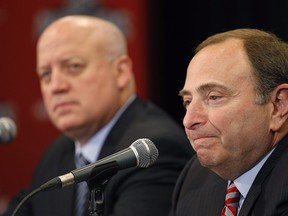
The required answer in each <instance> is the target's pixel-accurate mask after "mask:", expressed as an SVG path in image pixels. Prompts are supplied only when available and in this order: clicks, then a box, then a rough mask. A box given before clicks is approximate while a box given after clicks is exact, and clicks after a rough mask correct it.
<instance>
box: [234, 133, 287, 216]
mask: <svg viewBox="0 0 288 216" xmlns="http://www.w3.org/2000/svg"><path fill="white" fill-rule="evenodd" d="M287 147H288V136H286V137H285V138H284V139H283V140H282V141H280V142H279V144H278V145H277V146H276V148H275V150H274V151H273V152H272V154H271V155H270V157H269V158H268V159H267V161H266V162H265V163H264V165H263V167H262V168H261V169H260V171H259V173H258V174H257V176H256V178H255V180H254V182H253V184H252V186H251V188H250V190H249V192H248V194H247V197H246V198H245V201H244V203H243V205H242V207H241V210H240V212H239V216H245V215H250V214H249V212H250V211H251V209H252V207H253V206H254V204H255V202H256V200H257V198H258V197H259V196H260V194H261V190H262V186H263V185H265V180H266V178H267V177H268V176H269V174H270V173H271V171H272V170H273V168H274V167H275V165H276V164H277V162H278V160H279V158H281V155H282V153H283V152H284V149H286V148H287Z"/></svg>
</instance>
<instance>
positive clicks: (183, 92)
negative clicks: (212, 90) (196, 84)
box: [178, 89, 190, 97]
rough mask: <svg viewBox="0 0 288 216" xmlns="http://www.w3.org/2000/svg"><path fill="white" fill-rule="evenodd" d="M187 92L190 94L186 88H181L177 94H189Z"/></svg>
mask: <svg viewBox="0 0 288 216" xmlns="http://www.w3.org/2000/svg"><path fill="white" fill-rule="evenodd" d="M189 94H190V92H189V91H187V90H185V89H182V90H181V91H179V93H178V95H179V96H180V97H183V96H185V95H189Z"/></svg>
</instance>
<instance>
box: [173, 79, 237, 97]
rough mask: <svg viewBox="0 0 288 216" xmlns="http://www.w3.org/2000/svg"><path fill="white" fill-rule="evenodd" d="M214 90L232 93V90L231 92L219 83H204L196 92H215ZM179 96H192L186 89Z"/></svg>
mask: <svg viewBox="0 0 288 216" xmlns="http://www.w3.org/2000/svg"><path fill="white" fill-rule="evenodd" d="M213 89H219V90H224V91H226V92H227V91H228V92H231V90H229V89H228V88H227V87H226V86H224V85H222V84H219V83H217V82H211V83H204V84H202V85H201V86H199V87H198V88H197V89H196V90H197V92H206V91H209V90H213ZM178 95H179V96H180V97H183V96H185V95H191V92H190V91H188V90H186V89H182V90H181V91H179V94H178Z"/></svg>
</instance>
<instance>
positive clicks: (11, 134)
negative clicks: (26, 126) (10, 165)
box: [0, 117, 17, 143]
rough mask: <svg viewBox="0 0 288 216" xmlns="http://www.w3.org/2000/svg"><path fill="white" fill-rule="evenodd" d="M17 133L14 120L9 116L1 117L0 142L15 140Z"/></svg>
mask: <svg viewBox="0 0 288 216" xmlns="http://www.w3.org/2000/svg"><path fill="white" fill-rule="evenodd" d="M16 134H17V128H16V124H15V123H14V121H13V120H12V119H10V118H7V117H2V118H0V143H9V142H11V141H13V140H14V139H15V137H16Z"/></svg>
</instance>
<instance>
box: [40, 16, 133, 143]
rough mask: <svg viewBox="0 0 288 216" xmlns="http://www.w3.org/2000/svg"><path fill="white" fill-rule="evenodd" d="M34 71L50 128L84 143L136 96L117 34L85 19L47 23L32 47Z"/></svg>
mask: <svg viewBox="0 0 288 216" xmlns="http://www.w3.org/2000/svg"><path fill="white" fill-rule="evenodd" d="M37 72H38V75H39V78H40V85H41V91H42V95H43V99H44V102H45V107H46V109H47V111H48V114H49V116H50V118H51V120H52V122H53V123H54V124H55V126H56V127H57V128H58V129H59V130H61V131H63V132H64V133H65V134H66V135H68V136H70V137H72V138H73V139H77V140H78V141H80V142H81V143H85V142H86V141H87V140H88V139H89V138H90V136H91V135H92V134H94V133H95V132H96V131H97V130H99V129H100V128H102V127H103V126H104V125H105V124H107V123H108V122H109V121H110V120H111V119H112V118H113V116H114V115H115V113H116V112H117V111H118V110H119V109H120V108H121V107H122V106H123V105H124V104H125V102H126V101H127V100H128V99H129V98H130V97H131V95H133V94H135V81H134V76H133V70H132V62H131V60H130V58H129V57H128V55H127V45H126V41H125V38H124V36H123V34H122V32H121V31H120V30H119V29H118V28H117V27H116V26H115V25H114V24H112V23H110V22H108V21H105V20H102V19H99V18H96V17H88V16H67V17H63V18H61V19H58V20H56V21H55V22H53V23H51V24H50V25H49V26H48V27H47V28H46V29H45V30H44V32H43V33H42V35H41V36H40V38H39V41H38V44H37Z"/></svg>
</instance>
